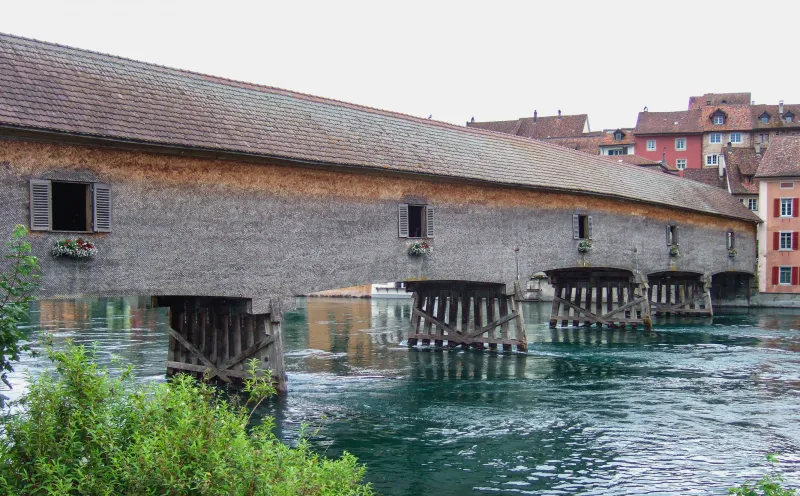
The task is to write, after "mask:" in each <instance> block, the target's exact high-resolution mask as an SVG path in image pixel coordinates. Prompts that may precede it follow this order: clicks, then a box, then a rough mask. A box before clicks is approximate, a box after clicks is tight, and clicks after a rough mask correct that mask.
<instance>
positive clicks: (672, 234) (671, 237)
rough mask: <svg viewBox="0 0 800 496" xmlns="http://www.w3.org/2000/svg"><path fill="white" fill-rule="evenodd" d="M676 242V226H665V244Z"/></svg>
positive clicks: (669, 244) (670, 244) (674, 243)
mask: <svg viewBox="0 0 800 496" xmlns="http://www.w3.org/2000/svg"><path fill="white" fill-rule="evenodd" d="M677 244H678V226H673V225H668V226H667V246H674V245H677Z"/></svg>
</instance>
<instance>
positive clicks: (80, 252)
mask: <svg viewBox="0 0 800 496" xmlns="http://www.w3.org/2000/svg"><path fill="white" fill-rule="evenodd" d="M50 254H52V255H53V256H54V257H69V258H91V257H93V256H95V255H97V248H96V247H95V246H94V244H93V243H92V242H91V241H87V240H85V239H83V238H78V239H75V240H72V239H62V240H59V241H56V242H55V244H54V245H53V249H52V250H50Z"/></svg>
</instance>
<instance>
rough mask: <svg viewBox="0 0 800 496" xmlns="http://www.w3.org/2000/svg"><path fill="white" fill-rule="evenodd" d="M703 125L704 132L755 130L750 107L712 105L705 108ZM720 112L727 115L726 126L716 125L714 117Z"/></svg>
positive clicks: (702, 119) (703, 109)
mask: <svg viewBox="0 0 800 496" xmlns="http://www.w3.org/2000/svg"><path fill="white" fill-rule="evenodd" d="M701 112H702V117H701V121H700V122H701V125H702V128H703V130H704V131H706V132H714V131H747V130H750V129H753V123H752V119H751V118H750V106H748V105H712V106H711V107H703V108H702V110H701ZM718 112H722V113H723V114H724V115H725V124H714V120H713V116H714V115H715V114H717V113H718Z"/></svg>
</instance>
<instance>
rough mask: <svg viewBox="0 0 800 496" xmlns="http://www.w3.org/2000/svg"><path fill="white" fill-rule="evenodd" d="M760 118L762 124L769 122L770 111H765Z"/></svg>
mask: <svg viewBox="0 0 800 496" xmlns="http://www.w3.org/2000/svg"><path fill="white" fill-rule="evenodd" d="M759 119H761V124H769V114H768V113H766V112H764V113H763V114H761V117H759Z"/></svg>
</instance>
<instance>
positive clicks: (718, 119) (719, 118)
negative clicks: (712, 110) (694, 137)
mask: <svg viewBox="0 0 800 496" xmlns="http://www.w3.org/2000/svg"><path fill="white" fill-rule="evenodd" d="M713 122H714V124H715V125H719V126H721V125H722V124H725V116H724V115H722V114H715V115H714V117H713Z"/></svg>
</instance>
